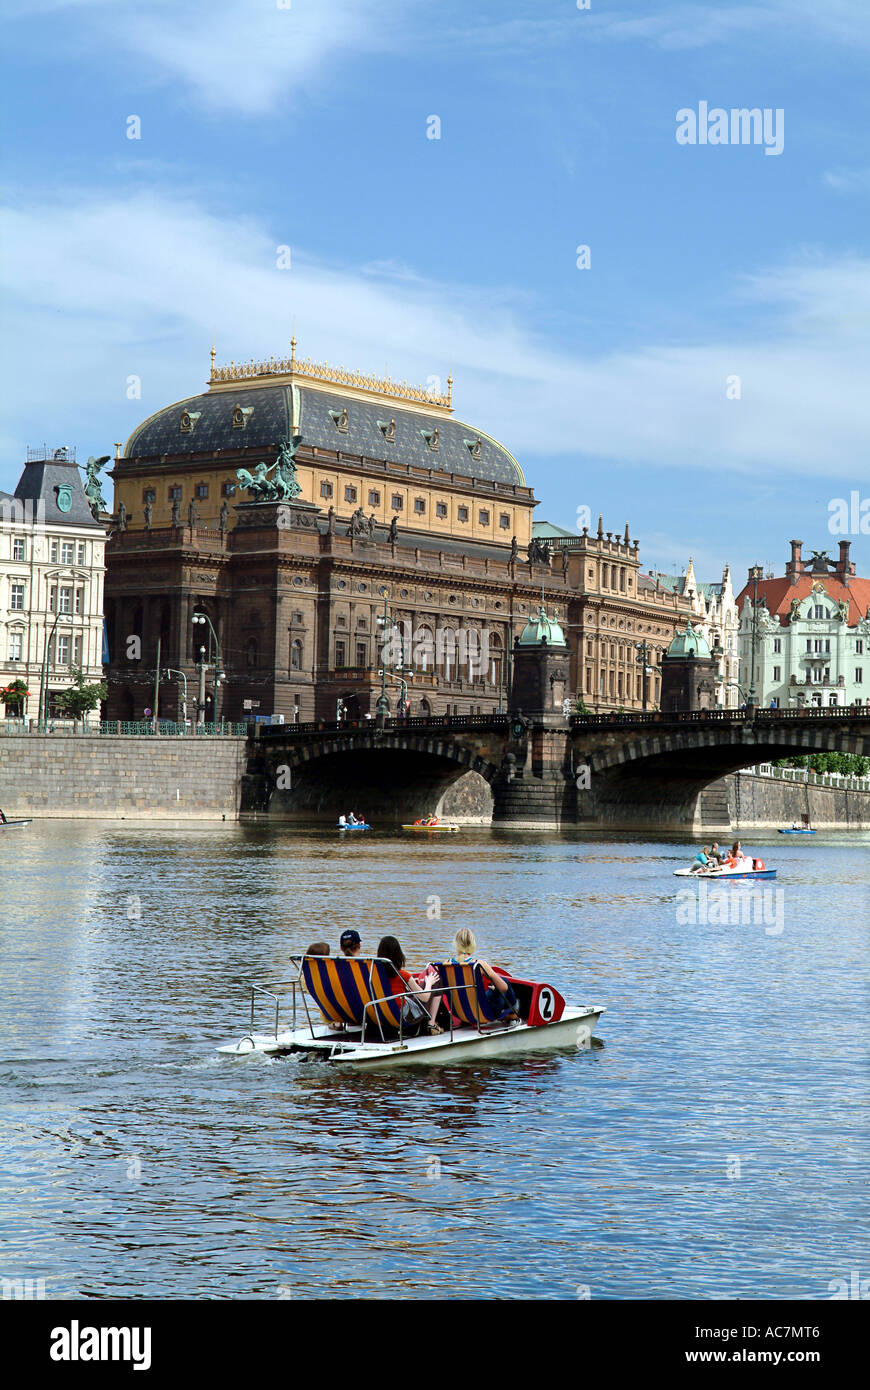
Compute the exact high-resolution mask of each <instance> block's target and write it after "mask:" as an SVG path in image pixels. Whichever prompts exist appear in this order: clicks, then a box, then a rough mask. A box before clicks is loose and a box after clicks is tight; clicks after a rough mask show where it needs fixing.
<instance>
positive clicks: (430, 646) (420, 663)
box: [414, 627, 435, 673]
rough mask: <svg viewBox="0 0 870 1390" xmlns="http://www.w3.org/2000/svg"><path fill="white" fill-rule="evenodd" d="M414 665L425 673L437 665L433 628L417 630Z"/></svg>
mask: <svg viewBox="0 0 870 1390" xmlns="http://www.w3.org/2000/svg"><path fill="white" fill-rule="evenodd" d="M414 665H415V666H417V667H418V668H419V669H420V670H421V671H422V672H424V673H425V672H427V671H431V670H432V669H433V667H434V665H435V639H434V637H433V636H432V629H431V628H428V627H420V628H418V629H417V632H416V635H415V640H414Z"/></svg>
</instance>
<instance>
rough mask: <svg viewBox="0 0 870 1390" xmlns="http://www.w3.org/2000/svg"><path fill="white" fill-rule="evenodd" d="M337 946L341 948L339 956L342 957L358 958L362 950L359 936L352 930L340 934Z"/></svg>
mask: <svg viewBox="0 0 870 1390" xmlns="http://www.w3.org/2000/svg"><path fill="white" fill-rule="evenodd" d="M338 944H339V946H340V947H341V954H342V955H343V956H358V955H359V953H360V951H361V949H362V939H361V937H360V934H359V932H358V931H354V930H353V928H351V929H349V930H348V931H343V932H342V933H341V940H340V941H339V943H338Z"/></svg>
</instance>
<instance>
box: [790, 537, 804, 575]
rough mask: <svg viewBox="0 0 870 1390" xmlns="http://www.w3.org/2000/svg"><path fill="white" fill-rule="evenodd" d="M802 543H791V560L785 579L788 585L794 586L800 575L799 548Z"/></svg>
mask: <svg viewBox="0 0 870 1390" xmlns="http://www.w3.org/2000/svg"><path fill="white" fill-rule="evenodd" d="M802 545H803V541H792V542H791V560H790V561H789V565H788V569H787V570H786V577H787V579H788V582H789V584H796V583H797V582H798V578H799V577H800V573H801V546H802Z"/></svg>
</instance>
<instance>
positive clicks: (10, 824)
mask: <svg viewBox="0 0 870 1390" xmlns="http://www.w3.org/2000/svg"><path fill="white" fill-rule="evenodd" d="M32 824H33V817H32V816H31V818H30V819H29V820H0V830H23V829H24V827H25V825H32Z"/></svg>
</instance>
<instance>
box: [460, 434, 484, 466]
mask: <svg viewBox="0 0 870 1390" xmlns="http://www.w3.org/2000/svg"><path fill="white" fill-rule="evenodd" d="M463 443H464V444H465V447H466V449H467V450H468V452H469V453H470V454H471V457H472V458H473V459H474V461H475V463H477V462H478V460H479V459H480V453H481V450H482V448H483V444H482V442H481V438H480V435H478V436H477V438H476V439H465V440H463Z"/></svg>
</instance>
